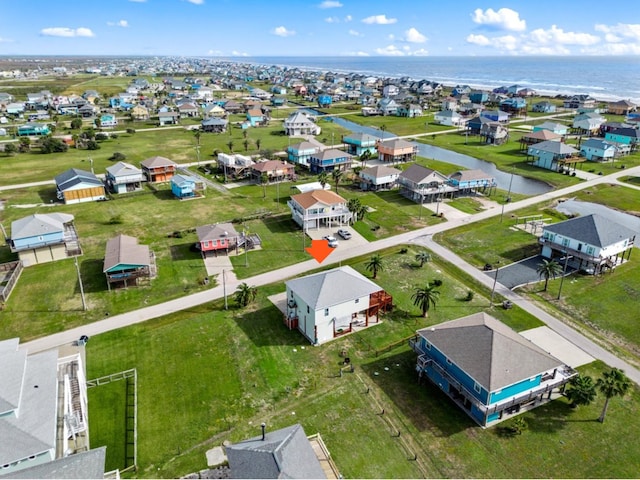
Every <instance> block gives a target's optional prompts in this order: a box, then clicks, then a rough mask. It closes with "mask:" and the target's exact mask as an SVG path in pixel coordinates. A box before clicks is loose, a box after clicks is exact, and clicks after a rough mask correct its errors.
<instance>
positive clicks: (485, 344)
mask: <svg viewBox="0 0 640 480" xmlns="http://www.w3.org/2000/svg"><path fill="white" fill-rule="evenodd" d="M409 344H410V346H411V348H412V349H413V350H414V351H415V352H416V353H417V354H418V359H417V362H416V371H417V372H418V375H419V377H420V379H427V380H429V381H430V382H432V383H433V384H434V385H436V386H437V387H438V388H440V390H442V392H443V393H445V395H447V396H448V397H449V398H450V399H451V400H452V401H453V403H455V404H456V405H457V406H458V407H459V408H460V409H462V410H463V411H464V412H465V413H466V414H467V415H469V416H470V417H471V418H472V419H473V420H474V421H475V422H476V423H477V424H478V425H480V426H482V427H490V426H492V425H495V424H497V423H499V422H501V421H503V420H506V419H507V418H511V417H513V416H515V415H518V414H519V413H522V412H524V411H527V410H531V409H532V408H535V407H538V406H540V405H543V404H545V403H547V402H549V401H551V400H553V399H555V398H557V397H559V396H560V395H561V394H562V392H563V391H564V388H565V385H566V384H567V383H568V382H569V380H570V379H571V378H572V377H574V376H576V375H577V374H578V373H577V372H576V371H575V370H574V369H572V368H571V367H570V366H568V365H565V364H564V363H563V362H562V361H560V360H558V359H557V358H555V357H554V356H552V355H551V354H549V353H547V352H546V351H544V350H543V349H542V348H540V347H538V346H537V345H535V344H534V343H533V342H531V341H529V340H528V339H526V338H525V337H523V336H522V335H520V334H519V333H517V332H516V331H514V330H512V329H511V328H509V327H507V326H506V325H505V324H503V323H502V322H500V321H499V320H497V319H495V318H494V317H492V316H490V315H488V314H486V313H484V312H479V313H475V314H472V315H469V316H466V317H462V318H458V319H456V320H451V321H449V322H445V323H441V324H438V325H434V326H432V327H427V328H423V329H422V330H418V332H417V335H416V336H415V337H414V338H413V339H412V340H410V342H409Z"/></svg>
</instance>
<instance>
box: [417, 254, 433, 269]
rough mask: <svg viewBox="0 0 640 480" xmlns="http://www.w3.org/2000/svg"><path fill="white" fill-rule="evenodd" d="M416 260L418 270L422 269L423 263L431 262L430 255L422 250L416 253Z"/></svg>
mask: <svg viewBox="0 0 640 480" xmlns="http://www.w3.org/2000/svg"><path fill="white" fill-rule="evenodd" d="M416 260H417V261H418V262H420V268H422V267H423V266H424V264H425V263H427V262H429V261H430V260H431V254H430V253H428V252H425V251H424V250H423V251H422V252H418V253H416Z"/></svg>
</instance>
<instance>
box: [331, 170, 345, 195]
mask: <svg viewBox="0 0 640 480" xmlns="http://www.w3.org/2000/svg"><path fill="white" fill-rule="evenodd" d="M342 175H343V172H342V170H338V169H336V170H333V171H332V172H331V177H332V178H333V181H334V182H335V183H336V193H338V184H339V183H340V180H341V179H342Z"/></svg>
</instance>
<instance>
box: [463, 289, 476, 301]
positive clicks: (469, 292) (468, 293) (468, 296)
mask: <svg viewBox="0 0 640 480" xmlns="http://www.w3.org/2000/svg"><path fill="white" fill-rule="evenodd" d="M475 295H476V294H475V292H474V291H473V290H469V291H468V292H467V296H466V297H464V299H465V301H467V302H470V301H471V300H473V297H475Z"/></svg>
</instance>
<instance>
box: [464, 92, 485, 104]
mask: <svg viewBox="0 0 640 480" xmlns="http://www.w3.org/2000/svg"><path fill="white" fill-rule="evenodd" d="M469 100H471V102H473V103H486V102H487V100H489V92H485V91H482V90H472V91H471V92H469Z"/></svg>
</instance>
